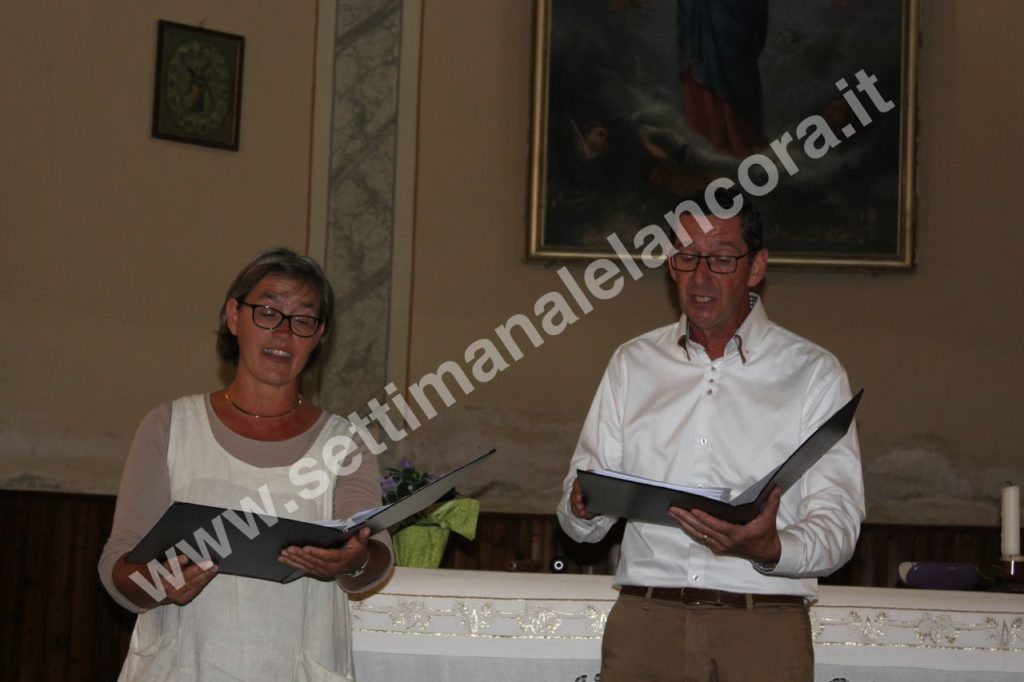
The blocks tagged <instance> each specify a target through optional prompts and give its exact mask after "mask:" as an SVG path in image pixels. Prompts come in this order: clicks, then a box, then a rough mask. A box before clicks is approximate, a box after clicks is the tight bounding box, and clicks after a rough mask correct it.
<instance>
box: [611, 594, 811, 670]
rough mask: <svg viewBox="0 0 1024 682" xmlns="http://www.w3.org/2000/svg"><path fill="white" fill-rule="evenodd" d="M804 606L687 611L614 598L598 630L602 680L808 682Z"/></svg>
mask: <svg viewBox="0 0 1024 682" xmlns="http://www.w3.org/2000/svg"><path fill="white" fill-rule="evenodd" d="M813 679H814V649H813V646H812V641H811V623H810V618H809V615H808V609H807V607H806V606H800V605H798V604H792V605H789V604H787V605H759V606H754V607H752V608H746V609H745V608H735V607H728V606H709V605H698V606H687V605H685V604H682V603H681V602H670V601H663V600H658V599H648V598H645V597H634V596H631V595H620V596H619V598H618V600H617V601H616V602H615V605H614V606H613V607H612V610H611V613H609V614H608V622H607V623H606V625H605V629H604V639H603V641H602V643H601V682H641V681H651V682H655V681H657V682H661V681H662V680H672V681H679V682H683V681H685V682H751V681H752V680H757V681H758V682H773V681H775V682H811V681H812V680H813Z"/></svg>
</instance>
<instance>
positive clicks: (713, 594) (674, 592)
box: [620, 585, 804, 609]
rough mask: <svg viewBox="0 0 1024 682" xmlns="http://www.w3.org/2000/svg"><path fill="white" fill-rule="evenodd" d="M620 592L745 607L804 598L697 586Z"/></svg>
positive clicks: (630, 588) (693, 603) (793, 602)
mask: <svg viewBox="0 0 1024 682" xmlns="http://www.w3.org/2000/svg"><path fill="white" fill-rule="evenodd" d="M620 592H621V593H622V594H628V595H630V596H631V597H644V598H648V597H649V598H650V599H658V600H661V601H672V602H677V603H682V604H687V605H689V606H731V607H733V608H738V609H746V608H750V607H754V606H769V605H796V604H799V605H803V604H804V598H803V597H797V596H796V595H792V594H737V593H736V592H726V591H725V590H702V589H700V588H697V587H640V586H639V585H623V586H622V588H621V590H620Z"/></svg>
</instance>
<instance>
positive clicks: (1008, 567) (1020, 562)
mask: <svg viewBox="0 0 1024 682" xmlns="http://www.w3.org/2000/svg"><path fill="white" fill-rule="evenodd" d="M996 568H998V569H999V573H1000V577H1002V579H1003V580H1009V581H1012V582H1024V554H1017V555H1014V556H1004V557H1003V558H1002V559H1001V560H1000V561H999V563H998V564H996Z"/></svg>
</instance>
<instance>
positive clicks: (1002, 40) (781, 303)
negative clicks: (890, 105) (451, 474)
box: [410, 0, 1024, 524]
mask: <svg viewBox="0 0 1024 682" xmlns="http://www.w3.org/2000/svg"><path fill="white" fill-rule="evenodd" d="M531 4H532V3H530V2H526V1H524V0H503V1H495V2H486V3H480V2H473V1H470V0H464V1H451V0H444V1H438V0H427V2H426V6H425V12H424V17H425V28H424V32H423V53H422V64H421V68H422V83H421V120H420V131H421V136H422V137H421V142H420V160H419V175H418V177H419V185H418V196H419V201H418V205H417V208H418V211H417V230H416V262H415V286H414V299H413V318H412V319H413V324H412V334H411V370H412V371H411V373H410V380H412V381H415V380H416V379H417V378H418V377H419V376H421V375H422V374H423V373H424V372H428V371H432V370H434V369H435V368H436V367H437V366H438V364H439V363H441V362H442V361H444V360H447V359H455V360H458V359H460V358H461V355H462V351H463V349H464V348H465V346H466V344H467V343H469V342H470V341H472V340H474V339H477V338H481V337H487V336H491V332H490V330H491V329H492V328H493V327H494V326H496V325H497V324H500V323H501V322H503V321H504V320H505V319H506V318H507V317H508V316H509V315H510V314H512V313H514V312H524V313H529V311H530V310H531V309H532V305H533V302H534V300H535V299H536V298H537V297H538V296H539V295H541V294H543V293H544V292H546V291H550V290H553V289H559V290H561V289H562V287H561V285H560V284H559V282H558V280H557V279H556V276H555V273H554V270H553V269H551V268H547V267H544V266H542V265H537V264H524V263H523V262H522V255H523V253H524V250H525V233H526V228H525V221H526V201H527V168H528V164H527V150H528V119H529V115H528V114H529V101H530V100H529V97H530V89H529V88H530V63H531V52H530V50H531V41H532V28H531V21H532V18H531ZM921 4H922V5H923V7H922V21H921V33H922V35H923V44H922V49H921V52H920V71H919V73H920V96H919V102H920V116H919V120H920V137H919V150H920V151H919V203H918V229H919V232H918V235H919V240H918V268H917V272H916V273H915V274H910V275H892V274H889V275H877V276H875V275H871V274H849V273H847V274H835V273H806V272H789V273H786V272H771V273H770V274H769V284H768V287H767V290H766V299H767V304H768V310H769V312H770V314H771V315H772V316H773V317H774V318H775V319H776V320H777V321H779V322H781V323H782V324H784V325H786V326H789V327H791V328H792V329H794V330H795V331H797V332H798V333H800V334H802V335H804V336H806V337H808V338H810V339H812V340H814V341H817V342H819V343H821V344H823V345H825V346H826V347H828V348H830V349H831V350H833V351H834V352H835V353H836V354H837V355H838V356H839V357H840V358H841V360H842V361H843V362H844V363H845V365H846V366H847V369H848V371H849V373H850V376H851V382H852V383H853V384H854V385H855V386H864V387H865V388H866V397H865V401H864V403H863V405H862V408H861V413H860V419H859V423H860V434H861V438H862V443H863V451H864V458H865V463H866V467H867V468H868V472H869V483H870V484H871V486H870V487H869V491H868V492H869V498H870V500H871V507H870V511H869V515H870V517H871V518H872V520H887V521H900V520H908V519H910V520H914V519H919V520H940V521H946V522H955V521H957V520H962V521H964V522H977V523H990V524H995V523H998V516H997V514H998V511H997V510H998V506H997V504H996V501H997V499H998V495H999V486H1000V485H1001V484H1002V482H1003V481H1004V480H1006V478H1007V477H1009V476H1011V475H1012V476H1015V477H1016V479H1017V480H1018V481H1020V480H1021V479H1024V475H1022V473H1024V471H1022V465H1021V461H1022V448H1024V445H1022V443H1024V426H1022V424H1024V420H1021V419H1020V418H1019V416H1018V415H1017V413H1018V411H1019V408H1020V404H1021V403H1020V400H1019V395H1020V387H1021V383H1022V379H1024V373H1022V370H1021V366H1022V365H1024V363H1022V362H1021V360H1020V355H1021V352H1020V350H1019V339H1020V337H1021V335H1022V333H1024V324H1022V316H1021V314H1020V310H1021V305H1020V303H1019V300H1017V299H1018V296H1019V294H1018V292H1017V291H1015V284H1016V282H1017V281H1018V279H1019V275H1018V267H1017V266H1018V258H1019V255H1020V254H1021V253H1024V230H1022V229H1021V227H1022V226H1021V224H1020V219H1019V215H1020V210H1019V208H1018V207H1017V206H1016V205H1015V203H1014V200H1015V199H1016V198H1017V196H1018V195H1019V194H1020V192H1021V189H1020V185H1021V180H1022V179H1024V173H1022V172H1021V170H1020V166H1019V158H1018V154H1017V153H1015V152H1019V150H1020V148H1021V144H1020V133H1019V121H1020V119H1021V114H1022V113H1024V112H1022V110H1024V93H1022V90H1021V88H1020V72H1019V69H1020V63H1021V62H1022V60H1024V47H1022V43H1021V41H1020V36H1019V29H1020V27H1021V25H1022V22H1024V4H1021V3H1019V2H1017V1H1016V0H991V1H987V2H984V3H976V2H968V1H967V0H960V1H956V2H954V1H953V0H925V1H924V2H922V3H921ZM454 26H461V27H465V29H466V30H453V28H452V27H454ZM572 269H573V272H574V273H575V274H576V276H577V277H579V276H580V274H581V272H582V270H581V268H579V267H578V266H574V267H573V268H572ZM664 291H665V289H664V285H663V281H662V280H660V279H659V278H658V277H657V276H651V277H647V278H645V279H644V280H641V281H639V282H636V283H633V284H630V285H629V286H628V287H627V290H626V291H625V292H624V293H623V294H621V295H620V296H619V297H617V298H616V299H614V300H612V301H608V302H604V303H600V304H599V305H598V306H597V309H596V310H595V311H594V312H593V313H591V314H590V315H589V316H588V317H587V318H585V319H584V320H583V321H581V322H579V323H578V324H576V325H574V326H573V327H572V328H570V330H569V331H567V332H565V333H564V334H562V335H561V336H559V337H557V338H554V339H551V340H549V341H548V342H547V343H546V344H545V345H544V346H543V347H542V348H541V349H539V350H536V351H532V352H530V353H528V354H527V356H526V358H524V359H523V360H522V361H521V362H519V363H518V364H516V365H515V366H514V367H513V368H511V369H509V370H508V371H507V372H505V373H504V374H502V375H500V376H499V377H498V378H496V379H495V380H494V381H492V382H490V383H489V384H486V385H483V386H480V387H479V388H478V389H477V390H476V391H475V392H474V393H473V394H471V395H469V396H467V397H465V398H462V399H461V400H460V401H459V403H458V406H457V407H456V408H455V412H459V411H460V410H461V411H462V412H463V413H464V414H462V415H461V416H460V415H458V414H454V415H448V416H445V417H443V418H438V420H436V421H437V424H438V425H437V426H436V427H435V426H434V425H433V424H432V425H431V426H430V427H427V428H425V429H423V431H424V433H422V434H417V435H418V437H419V438H420V439H421V440H422V445H420V446H419V447H420V448H421V449H437V450H451V449H455V450H461V449H472V448H475V447H482V446H486V445H488V444H491V442H497V443H498V444H500V445H503V446H505V450H506V457H509V458H511V461H507V462H506V467H505V468H504V469H503V471H502V476H504V477H507V478H510V479H516V478H517V477H521V476H522V475H523V473H524V471H527V470H530V469H536V470H538V471H542V472H543V477H544V478H545V480H550V479H551V477H552V476H555V475H558V476H560V475H561V472H564V468H565V462H566V460H567V457H568V455H569V453H570V452H571V448H572V445H573V443H574V439H575V434H576V432H577V431H578V428H579V424H580V422H581V420H582V418H583V416H584V414H585V412H586V409H587V407H588V405H589V402H590V399H591V397H592V395H593V391H594V389H595V388H596V385H597V382H598V380H599V378H600V374H601V372H602V371H603V369H604V365H605V363H606V361H607V359H608V356H609V354H610V353H611V351H612V350H613V349H614V347H615V346H616V345H618V344H619V343H621V342H623V341H625V340H627V339H629V338H630V337H632V336H634V335H636V334H638V333H640V332H642V331H644V330H647V329H650V328H653V327H655V326H659V325H661V324H665V323H667V322H669V321H671V320H672V319H673V315H674V313H673V311H672V308H671V306H670V305H669V304H668V303H667V299H666V297H665V295H664ZM481 419H484V420H486V421H488V423H489V424H490V426H491V427H492V430H491V431H490V432H488V431H486V430H484V431H481V430H480V429H472V428H468V425H470V424H472V423H475V422H479V421H480V420H481ZM427 429H436V430H435V431H434V432H432V433H429V434H428V433H426V431H427ZM445 430H447V433H445ZM552 438H554V439H556V440H557V443H554V444H553V443H551V442H549V440H550V439H552ZM489 441H490V442H489ZM414 449H415V448H414ZM537 453H542V454H541V455H540V456H538V454H537ZM553 461H554V463H553ZM556 483H557V481H556ZM934 486H938V487H939V491H938V492H936V493H934V494H933V493H931V492H929V488H932V487H934ZM538 487H539V488H541V489H542V492H541V493H540V494H539V495H534V494H533V493H525V492H523V491H517V490H511V489H510V490H508V491H506V492H507V495H506V497H505V498H503V499H513V498H514V497H515V495H517V494H521V495H522V497H523V500H524V502H523V503H524V504H526V505H530V504H531V501H530V500H531V499H537V498H538V497H539V499H540V500H541V501H542V503H541V504H539V505H538V509H537V510H538V511H542V510H544V509H543V507H544V505H546V504H548V501H549V500H550V498H551V495H552V494H554V493H553V491H552V490H551V486H548V485H544V484H540V485H539V486H538ZM949 489H952V490H953V497H956V498H958V499H957V500H954V501H953V503H952V504H950V503H949V502H948V500H947V499H945V495H944V493H943V492H942V491H944V490H949ZM531 496H532V497H531ZM503 504H505V503H504V502H501V503H499V506H502V505H503Z"/></svg>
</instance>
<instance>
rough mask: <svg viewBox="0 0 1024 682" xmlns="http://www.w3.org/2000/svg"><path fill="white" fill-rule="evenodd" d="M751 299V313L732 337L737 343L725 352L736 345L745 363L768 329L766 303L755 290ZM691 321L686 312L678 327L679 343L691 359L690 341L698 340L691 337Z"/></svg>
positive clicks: (750, 293)
mask: <svg viewBox="0 0 1024 682" xmlns="http://www.w3.org/2000/svg"><path fill="white" fill-rule="evenodd" d="M748 296H749V300H750V313H749V314H748V315H747V317H746V318H745V319H744V320H743V322H742V323H741V324H740V326H739V329H737V330H736V333H735V334H733V336H732V338H733V340H735V341H736V343H735V344H730V345H729V346H727V347H726V350H725V352H726V353H727V354H728V353H729V349H730V348H733V347H735V348H736V352H737V353H738V354H739V356H740V361H741V362H742V363H743V364H747V357H748V356H749V354H750V351H751V348H753V347H756V346H757V343H758V342H759V341H760V340H761V339H762V338H764V335H765V332H766V331H767V330H768V314H767V313H766V312H765V309H764V303H763V302H762V301H761V297H760V296H758V295H757V294H755V293H754V292H753V291H751V292H749V294H748ZM689 331H690V323H689V322H688V321H687V319H686V314H685V313H684V314H683V315H682V317H680V318H679V326H678V327H677V330H676V332H677V336H676V339H677V343H678V344H679V347H680V348H682V349H683V353H685V354H686V359H687V360H690V359H691V358H690V348H689V345H690V342H691V341H692V342H693V343H694V345H699V344H697V342H696V341H693V339H692V338H691V337H690V334H689Z"/></svg>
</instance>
